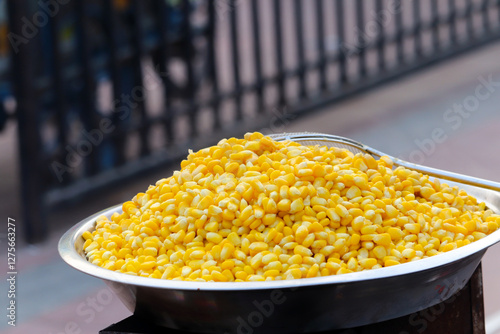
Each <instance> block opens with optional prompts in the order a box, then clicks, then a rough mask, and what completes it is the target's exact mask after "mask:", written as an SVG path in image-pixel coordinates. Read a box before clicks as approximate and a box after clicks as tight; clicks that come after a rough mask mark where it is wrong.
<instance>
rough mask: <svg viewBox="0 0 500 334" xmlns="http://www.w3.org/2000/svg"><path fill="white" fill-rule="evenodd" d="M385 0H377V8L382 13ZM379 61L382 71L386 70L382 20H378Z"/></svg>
mask: <svg viewBox="0 0 500 334" xmlns="http://www.w3.org/2000/svg"><path fill="white" fill-rule="evenodd" d="M382 1H383V0H376V2H375V10H376V12H377V13H381V12H382V11H383V10H384V8H383V3H382ZM377 63H378V68H379V70H380V71H383V70H385V31H384V25H383V24H382V22H378V36H377Z"/></svg>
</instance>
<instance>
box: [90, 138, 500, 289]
mask: <svg viewBox="0 0 500 334" xmlns="http://www.w3.org/2000/svg"><path fill="white" fill-rule="evenodd" d="M499 223H500V216H499V215H497V214H494V213H493V212H492V211H491V210H488V209H487V208H485V204H484V203H477V200H476V199H475V198H473V197H471V196H469V195H468V194H467V193H466V192H465V191H463V190H459V189H458V188H457V187H449V186H447V185H446V184H440V183H439V181H437V180H434V181H431V180H430V179H429V177H428V176H426V175H422V174H420V173H418V172H415V171H411V170H408V169H405V168H402V167H398V168H395V169H393V162H392V161H391V160H390V159H389V158H388V157H382V158H380V159H379V160H375V159H374V158H373V157H372V156H370V155H367V154H364V155H363V154H356V155H354V154H353V153H351V152H350V151H348V150H344V149H339V148H327V147H325V146H323V147H319V146H302V145H299V144H298V143H294V142H290V141H286V142H276V141H274V140H272V139H271V138H270V137H265V136H263V135H262V134H260V133H247V134H246V135H245V138H244V139H236V138H230V139H223V140H221V141H220V142H219V143H218V144H217V145H216V146H212V147H209V148H205V149H202V150H200V151H198V152H196V153H193V152H190V154H189V156H188V157H187V160H184V161H183V162H182V163H181V170H180V171H176V172H174V174H173V176H171V177H169V178H165V179H161V180H159V181H158V182H156V185H155V186H150V187H149V188H148V190H147V191H146V193H139V194H137V195H136V196H135V197H134V198H133V199H132V201H129V202H126V203H124V204H123V213H121V214H119V213H115V214H113V216H112V217H111V219H108V218H106V217H104V216H102V217H99V218H98V219H97V221H96V226H95V230H94V231H93V232H85V233H84V234H83V237H84V239H85V240H86V241H85V244H84V250H85V253H86V255H87V258H88V260H89V261H90V262H91V263H93V264H96V265H99V266H101V267H104V268H107V269H110V270H115V271H118V272H123V273H126V274H131V275H138V276H143V277H153V278H161V279H173V280H185V281H210V282H211V281H215V282H219V281H236V282H242V281H265V280H284V279H298V278H306V277H318V276H326V275H335V274H345V273H351V272H356V271H361V270H366V269H375V268H381V267H387V266H393V265H397V264H400V263H405V262H409V261H416V260H419V259H422V258H426V257H429V256H434V255H437V254H439V253H442V252H447V251H450V250H453V249H455V248H458V247H462V246H465V245H467V244H469V243H471V242H474V241H476V240H478V239H481V238H484V237H485V236H486V235H487V234H489V233H491V232H493V231H495V230H497V229H498V225H499Z"/></svg>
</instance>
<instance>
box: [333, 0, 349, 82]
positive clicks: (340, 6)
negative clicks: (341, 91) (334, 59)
mask: <svg viewBox="0 0 500 334" xmlns="http://www.w3.org/2000/svg"><path fill="white" fill-rule="evenodd" d="M335 14H336V15H335V17H336V20H337V38H338V45H339V50H338V52H339V56H338V62H339V79H340V83H341V84H344V83H347V64H346V52H347V51H348V50H347V49H346V46H345V45H344V42H345V31H344V0H337V1H336V2H335Z"/></svg>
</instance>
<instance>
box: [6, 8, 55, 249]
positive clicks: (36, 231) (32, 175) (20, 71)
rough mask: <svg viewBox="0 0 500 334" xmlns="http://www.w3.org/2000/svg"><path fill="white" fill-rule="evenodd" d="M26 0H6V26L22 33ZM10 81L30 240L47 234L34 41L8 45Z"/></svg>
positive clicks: (20, 34)
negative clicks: (15, 114)
mask: <svg viewBox="0 0 500 334" xmlns="http://www.w3.org/2000/svg"><path fill="white" fill-rule="evenodd" d="M30 3H31V1H28V0H8V1H7V10H8V15H9V23H8V24H9V30H10V32H11V33H12V34H15V35H17V36H23V27H24V22H23V18H25V17H31V16H30V14H31V13H30V11H29V8H30V5H29V4H30ZM11 52H12V54H11V56H12V58H11V59H12V71H11V73H12V74H13V75H12V78H11V79H12V82H13V83H14V95H15V97H16V100H17V110H16V111H17V140H18V143H19V158H20V163H19V164H20V167H21V173H20V181H21V197H22V200H21V201H22V203H23V206H24V207H25V208H27V209H26V210H23V222H24V224H23V225H24V226H23V230H24V237H25V238H26V240H27V241H28V242H30V243H33V242H35V241H39V240H42V239H43V238H44V237H46V236H47V230H48V228H47V221H46V218H47V217H46V213H47V211H46V207H45V203H44V196H43V193H44V189H43V186H42V179H41V177H40V175H41V171H42V170H43V169H45V168H47V166H43V165H42V164H41V161H42V155H41V154H42V153H41V152H42V146H41V138H40V131H39V130H40V129H39V126H40V122H39V118H38V115H39V110H38V104H37V101H38V94H37V92H36V89H35V87H34V86H33V83H34V82H35V80H34V79H35V78H36V75H35V73H36V69H35V63H36V62H35V58H36V57H37V55H38V53H39V50H37V48H36V41H34V40H30V42H29V43H20V44H16V45H12V47H11Z"/></svg>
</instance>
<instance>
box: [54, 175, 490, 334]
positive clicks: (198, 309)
mask: <svg viewBox="0 0 500 334" xmlns="http://www.w3.org/2000/svg"><path fill="white" fill-rule="evenodd" d="M447 183H448V184H450V185H453V182H447ZM459 186H460V187H461V188H462V189H464V190H466V191H467V192H468V193H469V194H471V195H473V196H475V197H476V198H478V199H479V200H481V201H484V202H486V204H487V206H488V207H489V208H490V209H492V210H493V211H494V212H497V213H498V212H500V210H499V209H500V193H498V192H494V191H491V190H485V189H480V188H476V187H471V186H466V185H459ZM114 212H118V213H120V212H121V205H117V206H114V207H111V208H109V209H106V210H104V211H102V212H99V213H96V214H95V215H92V216H90V217H88V218H87V219H85V220H83V221H82V222H80V223H78V224H76V225H75V226H73V227H72V228H71V229H69V230H68V231H67V232H66V233H65V234H64V235H63V236H62V238H61V239H60V241H59V253H60V255H61V257H62V258H63V260H64V261H66V262H67V263H68V264H69V265H70V266H72V267H73V268H75V269H77V270H80V271H82V272H84V273H86V274H88V275H91V276H94V277H97V278H100V279H102V280H104V281H105V282H106V283H107V284H108V285H109V286H110V287H111V288H112V290H113V291H114V292H115V293H116V294H117V295H118V297H119V298H120V299H121V300H122V302H123V303H124V304H125V305H126V306H127V307H128V309H130V311H132V312H134V313H135V314H136V315H138V316H140V317H143V318H145V319H147V320H150V321H153V322H155V323H157V324H159V325H163V326H166V327H169V328H175V329H182V330H188V331H194V332H199V333H252V332H253V333H255V332H258V333H276V334H278V333H306V332H317V331H325V330H331V329H338V328H349V327H356V326H362V325H366V324H370V323H375V322H380V321H384V320H388V319H393V318H397V317H400V316H403V315H406V314H411V313H413V312H417V311H419V310H422V309H425V308H427V307H430V306H432V305H435V304H437V303H440V302H442V301H444V300H446V299H447V298H448V297H450V296H452V295H453V294H454V293H456V292H457V291H458V290H460V289H461V288H463V287H464V286H465V284H466V283H467V281H468V280H469V278H470V277H471V275H472V273H473V272H474V270H475V269H476V267H477V266H478V264H479V263H480V261H481V258H482V256H483V255H484V253H485V252H486V250H487V248H488V247H490V246H492V245H494V244H496V243H497V242H498V241H500V231H496V232H494V233H492V234H491V235H489V236H487V237H485V238H483V239H481V240H478V241H476V242H474V243H471V244H469V245H467V246H464V247H461V248H458V249H456V250H453V251H450V252H447V253H444V254H440V255H437V256H433V257H430V258H425V259H422V260H419V261H415V262H410V263H405V264H400V265H397V266H391V267H386V268H380V269H374V270H367V271H362V272H356V273H350V274H343V275H335V276H327V277H316V278H306V279H299V280H285V281H266V282H230V283H223V282H215V283H214V282H201V283H200V282H183V281H172V280H160V279H153V278H145V277H137V276H132V275H127V274H122V273H118V272H114V271H110V270H107V269H104V268H101V267H99V266H96V265H93V264H91V263H90V262H88V261H87V260H86V258H85V254H84V251H83V249H82V248H83V243H84V240H83V238H82V233H83V232H85V231H91V230H93V229H94V227H95V220H96V218H97V217H98V216H99V215H105V216H107V217H111V215H112V214H113V213H114Z"/></svg>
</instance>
